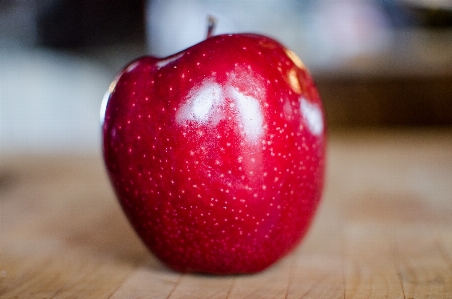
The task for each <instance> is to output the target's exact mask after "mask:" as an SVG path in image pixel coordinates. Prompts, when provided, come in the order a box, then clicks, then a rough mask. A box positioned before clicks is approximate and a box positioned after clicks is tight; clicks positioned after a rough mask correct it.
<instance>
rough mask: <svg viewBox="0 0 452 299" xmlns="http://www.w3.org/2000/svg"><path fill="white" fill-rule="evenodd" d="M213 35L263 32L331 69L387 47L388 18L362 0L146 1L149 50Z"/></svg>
mask: <svg viewBox="0 0 452 299" xmlns="http://www.w3.org/2000/svg"><path fill="white" fill-rule="evenodd" d="M208 15H212V16H214V17H215V18H217V20H218V23H217V28H216V30H215V34H222V33H238V32H253V33H260V34H264V35H268V36H270V37H273V38H275V39H277V40H279V41H280V42H282V43H283V44H284V45H286V46H287V47H289V48H291V49H293V50H294V51H295V52H297V53H298V54H299V55H300V56H301V57H302V58H303V60H304V61H305V62H306V64H307V65H308V66H309V67H310V68H320V69H322V68H323V69H325V68H331V67H334V66H335V65H341V64H346V63H347V60H349V59H353V58H355V57H356V56H362V55H372V54H373V53H376V52H379V51H382V49H384V48H385V47H387V46H388V43H389V42H390V40H389V38H390V36H389V21H388V18H387V16H386V15H385V13H384V12H383V10H382V8H381V7H379V6H378V5H377V3H375V2H372V1H368V0H342V1H336V0H317V1H293V0H266V1H263V0H243V1H229V0H228V1H218V0H191V1H185V0H164V1H163V0H149V1H148V5H147V11H146V16H147V36H148V43H149V50H150V53H151V54H152V55H156V56H168V55H171V54H174V53H176V52H178V51H181V50H183V49H185V48H187V47H189V46H191V45H194V44H196V43H198V42H200V41H202V40H203V39H204V38H205V35H206V23H207V16H208Z"/></svg>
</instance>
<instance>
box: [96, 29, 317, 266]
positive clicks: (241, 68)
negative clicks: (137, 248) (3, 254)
mask: <svg viewBox="0 0 452 299" xmlns="http://www.w3.org/2000/svg"><path fill="white" fill-rule="evenodd" d="M324 119H325V117H324V112H323V107H322V103H321V100H320V97H319V94H318V92H317V89H316V87H315V85H314V83H313V80H312V78H311V76H310V75H309V73H308V71H307V70H306V68H305V66H304V65H303V63H302V62H301V60H300V59H299V58H298V57H297V56H296V54H295V53H293V52H292V51H290V50H288V49H286V48H285V47H284V46H282V45H281V44H280V43H278V42H276V41H274V40H272V39H270V38H268V37H265V36H261V35H254V34H232V35H218V36H213V37H209V38H207V39H206V40H204V41H203V42H201V43H199V44H197V45H195V46H193V47H191V48H188V49H186V50H185V51H182V52H180V53H177V54H175V55H172V56H170V57H167V58H163V59H158V58H154V57H143V58H140V59H138V60H136V61H134V62H132V63H131V64H130V65H128V66H127V67H126V68H125V69H124V70H123V71H122V72H121V73H120V74H119V75H118V76H117V77H116V79H115V80H114V82H113V83H112V84H111V86H110V89H109V93H108V94H107V95H106V97H105V100H104V119H103V154H104V160H105V164H106V167H107V170H108V173H109V177H110V180H111V182H112V185H113V186H114V189H115V192H116V195H117V197H118V199H119V202H120V204H121V206H122V208H123V209H124V212H125V214H126V215H127V217H128V219H129V221H130V223H131V224H132V226H133V227H134V229H135V230H136V232H137V233H138V235H139V236H140V237H141V239H142V240H143V242H144V243H145V244H146V245H147V247H148V248H149V249H150V250H151V251H152V252H153V253H154V254H155V255H156V256H157V257H158V258H159V259H160V260H162V261H163V262H164V263H165V264H166V265H168V266H169V267H170V268H172V269H174V270H177V271H182V272H204V273H216V274H230V273H251V272H256V271H260V270H262V269H265V268H266V267H268V266H269V265H271V264H272V263H274V262H275V261H277V260H278V259H280V258H281V257H282V256H284V255H285V254H286V253H288V252H289V251H290V250H291V249H293V248H294V247H295V246H296V245H297V243H298V242H299V241H300V240H301V238H302V237H303V236H304V235H305V233H306V231H307V229H308V227H309V225H310V223H311V221H312V218H313V215H314V213H315V211H316V208H317V206H318V203H319V200H320V197H321V193H322V187H323V182H324V168H325V142H326V140H325V122H324Z"/></svg>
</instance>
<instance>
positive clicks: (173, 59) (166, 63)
mask: <svg viewBox="0 0 452 299" xmlns="http://www.w3.org/2000/svg"><path fill="white" fill-rule="evenodd" d="M182 56H184V54H183V53H180V54H178V55H176V56H172V57H169V58H166V59H163V60H160V61H158V62H157V63H156V64H155V65H156V66H157V67H158V68H162V67H164V66H166V65H168V64H170V63H171V62H173V61H176V60H178V59H179V58H181V57H182Z"/></svg>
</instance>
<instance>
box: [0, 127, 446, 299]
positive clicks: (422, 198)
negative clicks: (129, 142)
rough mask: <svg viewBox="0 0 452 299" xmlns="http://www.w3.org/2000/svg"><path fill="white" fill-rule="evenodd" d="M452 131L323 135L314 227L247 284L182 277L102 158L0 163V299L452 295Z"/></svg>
mask: <svg viewBox="0 0 452 299" xmlns="http://www.w3.org/2000/svg"><path fill="white" fill-rule="evenodd" d="M451 228H452V129H447V128H446V129H441V130H440V129H435V130H433V129H425V130H379V131H364V130H348V131H335V132H331V133H330V142H329V156H328V176H327V184H326V189H325V194H324V198H323V201H322V204H321V206H320V209H319V213H318V214H317V217H316V219H315V221H314V224H313V226H312V228H311V230H310V232H309V234H308V235H307V237H306V238H305V240H304V241H303V242H302V243H301V244H300V246H298V247H297V248H296V249H295V250H294V251H293V252H292V253H291V254H290V255H288V256H287V257H286V258H284V259H283V260H281V261H280V262H278V263H276V264H275V265H273V266H272V267H270V268H269V269H267V270H266V271H263V272H262V273H259V274H255V275H238V276H234V275H231V276H221V277H218V276H211V275H195V274H179V273H175V272H173V271H171V270H169V269H167V268H166V267H165V266H164V265H162V264H161V263H160V262H159V261H158V260H156V259H155V258H154V257H153V256H152V255H151V254H149V253H148V251H147V250H146V249H145V248H144V246H143V245H142V244H141V242H140V240H139V239H138V238H137V237H136V235H135V234H134V232H133V231H132V229H131V228H130V226H129V224H128V223H127V221H126V219H125V217H124V215H123V214H122V212H121V210H120V208H119V205H118V204H117V202H116V200H115V198H114V194H113V192H112V190H111V187H110V185H109V183H108V180H107V178H106V175H105V171H104V169H103V165H102V160H101V158H100V157H99V156H92V157H85V156H70V155H64V156H48V157H43V156H39V157H36V156H33V155H28V156H10V157H4V156H2V157H0V298H113V299H119V298H406V299H408V298H452V229H451Z"/></svg>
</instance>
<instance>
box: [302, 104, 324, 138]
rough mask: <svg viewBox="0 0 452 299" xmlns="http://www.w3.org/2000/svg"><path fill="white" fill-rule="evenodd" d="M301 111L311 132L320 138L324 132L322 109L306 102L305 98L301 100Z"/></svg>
mask: <svg viewBox="0 0 452 299" xmlns="http://www.w3.org/2000/svg"><path fill="white" fill-rule="evenodd" d="M300 110H301V113H302V115H303V118H304V119H305V121H306V124H307V126H308V129H309V131H310V132H311V133H312V134H313V135H315V136H319V135H320V134H322V132H323V115H322V111H321V109H320V107H319V106H318V105H317V104H315V103H311V102H309V101H308V100H306V99H305V98H304V97H301V99H300Z"/></svg>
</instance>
